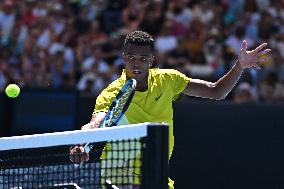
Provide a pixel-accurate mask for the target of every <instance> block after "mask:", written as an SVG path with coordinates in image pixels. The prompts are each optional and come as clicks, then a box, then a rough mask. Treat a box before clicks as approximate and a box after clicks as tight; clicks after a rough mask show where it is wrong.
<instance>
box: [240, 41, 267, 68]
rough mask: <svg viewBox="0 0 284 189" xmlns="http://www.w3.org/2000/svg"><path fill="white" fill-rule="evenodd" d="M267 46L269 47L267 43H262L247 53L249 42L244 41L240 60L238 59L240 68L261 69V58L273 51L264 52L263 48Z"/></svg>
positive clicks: (265, 50)
mask: <svg viewBox="0 0 284 189" xmlns="http://www.w3.org/2000/svg"><path fill="white" fill-rule="evenodd" d="M266 46H267V43H262V44H261V45H259V46H258V47H257V48H255V49H254V50H251V51H247V42H246V41H245V40H244V41H243V44H242V49H241V52H240V54H239V59H238V61H239V64H240V66H241V67H242V68H243V69H245V68H252V67H254V68H257V69H261V67H260V66H259V63H260V62H262V61H263V59H262V58H261V56H262V55H264V54H267V53H269V52H270V51H271V49H264V50H263V48H264V47H266Z"/></svg>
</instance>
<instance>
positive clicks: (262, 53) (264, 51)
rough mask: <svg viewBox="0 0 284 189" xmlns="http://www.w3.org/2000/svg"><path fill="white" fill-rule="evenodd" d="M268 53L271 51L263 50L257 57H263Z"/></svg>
mask: <svg viewBox="0 0 284 189" xmlns="http://www.w3.org/2000/svg"><path fill="white" fill-rule="evenodd" d="M270 51H271V49H265V50H263V51H261V52H259V53H258V55H259V56H262V55H264V54H267V53H269V52H270Z"/></svg>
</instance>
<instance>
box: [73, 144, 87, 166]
mask: <svg viewBox="0 0 284 189" xmlns="http://www.w3.org/2000/svg"><path fill="white" fill-rule="evenodd" d="M69 158H70V160H71V161H72V162H73V163H80V162H86V161H89V158H90V157H89V154H88V153H86V152H85V150H84V146H74V147H72V148H71V149H70V156H69Z"/></svg>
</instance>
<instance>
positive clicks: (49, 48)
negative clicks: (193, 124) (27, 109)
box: [0, 0, 284, 103]
mask: <svg viewBox="0 0 284 189" xmlns="http://www.w3.org/2000/svg"><path fill="white" fill-rule="evenodd" d="M0 6H1V7H0V91H3V90H4V88H5V87H6V85H7V84H8V83H17V84H18V85H20V86H21V87H24V88H47V89H76V90H78V91H80V92H81V93H82V94H84V95H94V94H97V93H99V92H100V91H101V90H102V89H103V88H104V87H105V86H107V85H108V84H109V83H110V82H111V81H113V80H115V79H116V78H118V77H119V75H120V73H121V71H122V69H123V66H124V65H123V59H122V57H121V47H122V45H123V42H124V38H125V35H126V34H127V33H129V32H131V31H134V30H143V31H146V32H148V33H149V34H151V35H152V36H153V37H154V38H155V51H156V52H155V65H154V66H155V67H158V68H174V69H177V70H179V71H181V72H182V73H184V74H186V75H188V76H189V77H192V78H200V79H206V80H209V81H216V79H218V78H219V77H221V76H222V75H224V74H225V73H226V72H227V71H228V70H229V69H230V68H231V67H232V66H233V64H234V63H235V61H236V60H237V57H238V53H239V51H240V49H241V44H242V41H243V40H244V39H245V40H246V41H247V42H248V47H249V49H252V48H255V47H256V46H258V45H259V44H261V43H263V42H267V43H268V44H269V48H271V49H272V52H271V53H270V54H269V55H265V56H263V57H261V66H262V70H260V71H259V70H255V69H247V70H246V71H245V72H244V74H243V76H242V77H241V79H240V82H239V83H238V84H237V86H236V88H235V89H234V90H233V91H232V93H230V96H229V97H228V99H229V100H232V101H235V102H237V103H244V102H256V101H263V102H272V103H278V102H280V103H281V102H284V64H283V63H284V62H283V60H284V0H202V1H198V0H164V1H162V0H152V1H149V0H123V1H121V0H2V1H1V3H0Z"/></svg>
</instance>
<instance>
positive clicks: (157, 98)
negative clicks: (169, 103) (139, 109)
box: [155, 93, 164, 101]
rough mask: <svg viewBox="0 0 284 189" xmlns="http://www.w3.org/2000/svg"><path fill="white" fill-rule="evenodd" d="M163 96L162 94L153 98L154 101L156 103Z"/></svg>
mask: <svg viewBox="0 0 284 189" xmlns="http://www.w3.org/2000/svg"><path fill="white" fill-rule="evenodd" d="M163 94H164V93H162V94H160V95H159V96H158V97H156V98H155V100H156V101H158V100H159V99H160V98H161V96H162V95H163Z"/></svg>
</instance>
